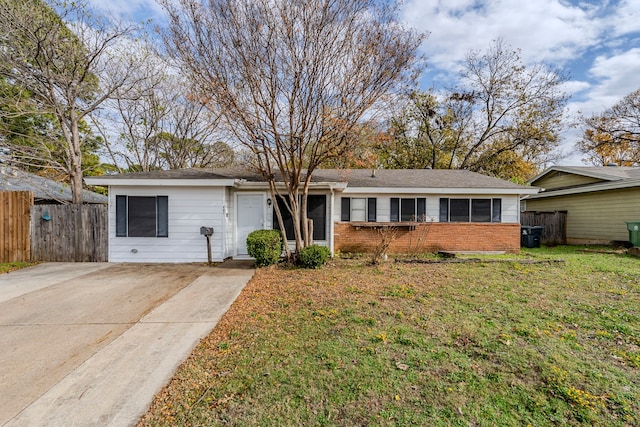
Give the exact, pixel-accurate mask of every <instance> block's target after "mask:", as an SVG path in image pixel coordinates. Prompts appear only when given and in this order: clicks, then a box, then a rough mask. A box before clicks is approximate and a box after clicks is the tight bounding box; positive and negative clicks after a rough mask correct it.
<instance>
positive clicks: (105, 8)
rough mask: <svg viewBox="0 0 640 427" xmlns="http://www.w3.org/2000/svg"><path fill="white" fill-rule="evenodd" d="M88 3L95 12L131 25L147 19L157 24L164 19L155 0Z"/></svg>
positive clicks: (119, 0)
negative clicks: (122, 20)
mask: <svg viewBox="0 0 640 427" xmlns="http://www.w3.org/2000/svg"><path fill="white" fill-rule="evenodd" d="M88 2H89V4H90V5H91V7H93V8H94V9H95V10H97V11H100V12H102V13H104V14H106V15H110V16H113V17H115V18H120V19H124V20H126V21H129V22H133V23H140V22H143V21H146V20H148V19H151V20H152V22H154V23H159V22H161V21H162V20H164V17H165V13H164V9H163V8H162V6H160V5H159V4H158V2H157V1H156V0H108V1H105V0H88Z"/></svg>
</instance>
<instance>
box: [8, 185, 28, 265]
mask: <svg viewBox="0 0 640 427" xmlns="http://www.w3.org/2000/svg"><path fill="white" fill-rule="evenodd" d="M32 205H33V193H32V192H31V191H0V262H19V261H29V260H30V259H31V253H30V248H31V246H30V243H29V211H30V208H31V206H32Z"/></svg>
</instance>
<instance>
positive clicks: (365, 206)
mask: <svg viewBox="0 0 640 427" xmlns="http://www.w3.org/2000/svg"><path fill="white" fill-rule="evenodd" d="M377 205H378V202H377V199H376V198H375V197H369V198H365V197H343V198H342V199H341V206H340V207H341V213H340V220H341V221H345V222H349V221H351V222H365V221H367V222H376V219H377Z"/></svg>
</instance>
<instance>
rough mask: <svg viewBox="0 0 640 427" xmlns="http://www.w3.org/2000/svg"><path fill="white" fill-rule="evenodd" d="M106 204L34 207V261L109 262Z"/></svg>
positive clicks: (32, 217)
mask: <svg viewBox="0 0 640 427" xmlns="http://www.w3.org/2000/svg"><path fill="white" fill-rule="evenodd" d="M107 223H108V221H107V206H106V205H99V204H96V205H81V206H80V205H36V206H33V209H32V211H31V258H32V259H33V260H34V261H55V262H101V261H107V260H108V234H107V231H108V226H107Z"/></svg>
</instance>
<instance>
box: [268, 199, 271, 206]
mask: <svg viewBox="0 0 640 427" xmlns="http://www.w3.org/2000/svg"><path fill="white" fill-rule="evenodd" d="M267 206H271V197H269V198H268V199H267Z"/></svg>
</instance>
